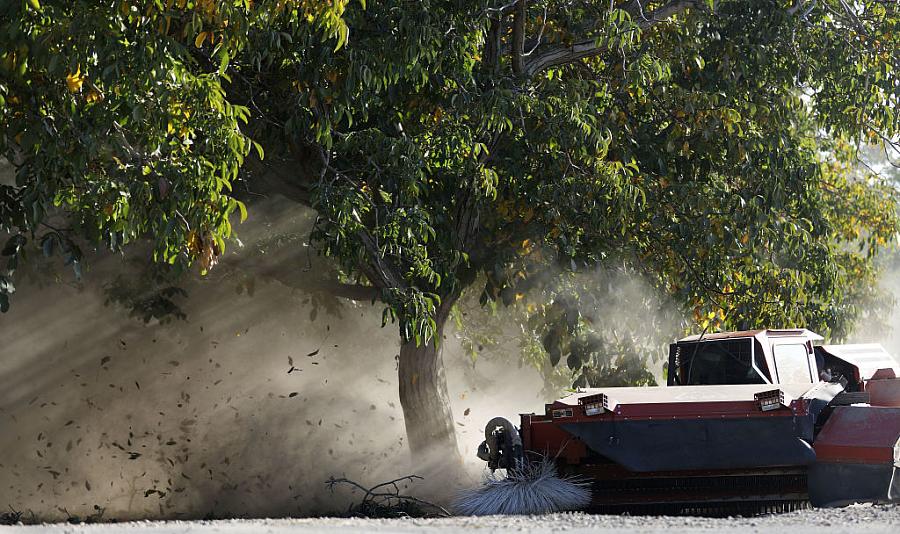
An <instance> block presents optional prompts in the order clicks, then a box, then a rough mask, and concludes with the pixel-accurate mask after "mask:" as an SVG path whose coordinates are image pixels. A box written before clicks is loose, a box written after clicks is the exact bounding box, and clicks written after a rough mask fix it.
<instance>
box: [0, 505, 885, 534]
mask: <svg viewBox="0 0 900 534" xmlns="http://www.w3.org/2000/svg"><path fill="white" fill-rule="evenodd" d="M129 530H130V531H135V532H139V533H140V534H181V533H190V534H213V533H222V534H244V533H247V534H263V533H266V534H268V533H271V534H311V533H318V532H327V533H355V532H396V533H407V532H426V533H444V532H460V531H473V532H523V533H535V534H544V533H550V532H566V533H582V532H585V533H586V532H591V533H597V532H599V533H603V532H647V533H663V532H664V533H667V534H672V533H685V532H704V533H711V532H721V531H728V532H733V533H741V534H744V533H746V534H749V533H752V532H779V533H781V534H786V533H801V534H824V533H830V532H848V533H849V532H853V533H858V532H861V531H862V532H884V533H892V534H896V533H898V532H900V505H898V506H872V505H854V506H849V507H847V508H839V509H818V510H806V511H802V512H793V513H788V514H779V515H769V516H761V517H752V518H741V517H737V518H725V519H712V518H702V517H698V518H695V517H648V516H603V515H588V514H580V513H573V514H554V515H544V516H533V517H523V516H491V517H477V518H476V517H453V518H448V519H405V520H404V519H383V520H379V519H338V518H325V519H259V520H244V519H241V520H229V521H140V522H134V523H114V524H102V525H69V524H55V525H36V526H12V527H0V532H3V534H6V533H10V534H13V533H21V534H34V533H36V532H48V533H54V534H56V533H58V534H63V533H66V534H69V533H71V534H110V533H113V532H123V531H129Z"/></svg>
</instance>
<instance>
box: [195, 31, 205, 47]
mask: <svg viewBox="0 0 900 534" xmlns="http://www.w3.org/2000/svg"><path fill="white" fill-rule="evenodd" d="M205 40H206V32H200V33H199V34H197V38H196V39H194V46H196V47H197V48H200V47H201V46H203V41H205Z"/></svg>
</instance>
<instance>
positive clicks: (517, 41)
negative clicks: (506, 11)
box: [512, 0, 526, 76]
mask: <svg viewBox="0 0 900 534" xmlns="http://www.w3.org/2000/svg"><path fill="white" fill-rule="evenodd" d="M525 1H526V0H518V1H517V2H516V11H515V13H514V14H513V29H512V30H513V31H512V70H513V72H514V73H515V74H516V76H521V75H522V73H523V72H524V71H525V58H524V56H525V15H526V9H525Z"/></svg>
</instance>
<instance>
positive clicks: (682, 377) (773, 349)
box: [667, 329, 900, 391]
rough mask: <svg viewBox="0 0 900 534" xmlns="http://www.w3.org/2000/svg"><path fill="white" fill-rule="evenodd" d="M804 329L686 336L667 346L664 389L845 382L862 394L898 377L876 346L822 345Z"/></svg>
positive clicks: (893, 363)
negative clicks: (877, 381) (874, 382)
mask: <svg viewBox="0 0 900 534" xmlns="http://www.w3.org/2000/svg"><path fill="white" fill-rule="evenodd" d="M822 341H823V338H822V336H820V335H819V334H816V333H815V332H811V331H809V330H806V329H777V330H776V329H769V330H745V331H742V332H721V333H716V334H709V335H704V336H698V335H694V336H689V337H686V338H684V339H680V340H678V341H677V342H675V343H672V344H671V345H669V366H668V378H667V384H668V385H669V386H699V385H725V384H808V383H816V382H820V381H824V382H838V381H840V382H845V388H846V390H847V391H862V390H864V389H866V382H867V381H868V380H870V379H872V378H888V377H889V378H892V377H895V376H896V377H900V366H898V364H897V362H896V360H894V359H893V358H892V357H891V355H890V354H888V353H887V351H885V350H884V348H883V347H882V346H881V345H879V344H877V343H869V344H856V345H822V344H821V343H822Z"/></svg>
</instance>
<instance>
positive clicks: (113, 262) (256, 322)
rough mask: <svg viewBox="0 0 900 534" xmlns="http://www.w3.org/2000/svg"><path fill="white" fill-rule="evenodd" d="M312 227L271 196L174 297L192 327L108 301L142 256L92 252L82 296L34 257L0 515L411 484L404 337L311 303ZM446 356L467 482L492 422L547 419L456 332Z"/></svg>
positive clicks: (124, 515)
mask: <svg viewBox="0 0 900 534" xmlns="http://www.w3.org/2000/svg"><path fill="white" fill-rule="evenodd" d="M313 217H314V214H313V212H312V211H311V210H308V209H304V208H301V207H298V206H297V205H296V204H294V203H292V202H290V201H288V200H286V199H284V198H283V197H279V196H273V197H271V198H268V199H266V200H263V201H260V202H257V203H256V205H255V206H254V209H252V210H251V218H250V219H249V220H248V221H247V222H246V223H244V224H242V225H241V226H240V227H239V228H238V230H239V232H240V236H239V237H240V239H241V240H242V242H243V246H242V247H237V246H234V245H232V247H231V249H230V250H229V251H228V252H227V253H226V255H225V257H224V258H223V261H222V262H221V263H220V265H219V266H218V267H217V268H216V269H214V270H213V271H212V273H211V274H210V275H208V276H206V277H199V276H191V277H189V279H188V280H187V281H186V282H184V283H183V284H182V285H181V287H182V288H183V289H184V290H185V291H186V292H187V296H185V297H181V296H178V295H175V296H174V297H173V300H174V301H175V302H176V304H178V306H180V307H181V309H182V311H183V312H184V313H185V315H186V319H184V320H171V321H166V322H160V321H159V320H157V319H155V318H152V319H150V320H149V321H148V322H144V321H143V320H141V319H140V318H135V317H132V316H131V315H130V313H129V310H127V309H125V308H124V307H122V306H121V305H119V304H116V303H110V302H109V298H110V294H111V293H112V292H114V290H115V288H116V287H120V286H123V285H132V286H140V284H141V283H142V282H143V281H142V280H138V279H137V278H136V277H139V276H146V269H145V268H144V267H145V265H144V263H145V258H146V256H144V255H141V254H129V255H126V256H124V257H123V256H119V255H113V254H104V253H95V254H92V255H90V259H89V267H90V268H89V270H87V271H86V273H85V277H84V279H83V281H82V282H80V283H75V282H74V280H73V278H72V275H71V272H70V271H67V270H64V269H62V268H60V267H59V265H58V263H59V261H58V260H53V259H51V260H44V259H41V258H39V257H37V256H39V254H32V257H31V261H30V262H29V264H28V265H27V266H26V267H24V268H22V269H20V271H19V272H18V273H17V277H16V279H17V282H18V284H17V286H18V291H17V293H16V294H15V295H14V300H13V303H12V305H13V307H12V309H11V310H10V312H9V313H8V314H6V315H5V316H3V317H2V318H0V333H2V343H0V450H2V451H3V454H2V456H0V506H2V507H4V508H5V507H7V506H11V507H12V508H13V509H15V510H18V511H23V512H25V514H26V517H30V515H31V513H33V514H34V517H36V518H38V519H47V520H52V519H56V520H58V519H65V518H67V517H79V518H86V517H90V516H92V515H93V516H95V517H97V516H98V515H99V514H101V513H102V518H103V519H131V518H199V517H223V516H225V517H241V516H247V517H263V516H307V515H318V514H324V513H336V512H342V511H344V510H346V509H347V506H349V504H351V503H352V502H356V501H358V499H359V497H360V495H359V494H358V493H357V494H355V495H354V494H351V493H349V491H348V490H346V489H339V490H338V491H336V492H335V493H334V494H332V493H330V492H329V491H328V490H327V489H326V486H325V484H324V482H325V480H327V479H328V478H329V477H331V476H335V477H341V476H346V477H348V478H351V479H353V480H355V481H358V482H359V483H361V484H363V485H367V486H371V485H374V484H376V483H379V482H382V481H385V480H389V479H393V478H396V477H399V476H402V475H406V474H410V473H417V472H419V468H420V467H421V466H416V465H410V459H409V454H408V450H407V449H406V444H405V430H404V425H403V415H402V412H401V409H400V405H399V400H398V398H397V382H396V356H397V353H398V339H397V331H396V327H394V326H392V325H388V326H387V327H385V328H381V326H380V324H381V323H380V317H381V309H380V307H378V306H372V305H370V304H368V303H354V302H350V301H346V300H339V299H335V298H334V297H332V296H331V295H330V294H329V293H328V292H327V291H324V290H323V287H324V286H325V282H326V281H327V280H329V279H330V275H331V273H330V272H329V268H328V266H327V263H325V262H324V261H323V260H320V259H319V258H317V257H316V255H315V253H314V252H310V251H309V248H308V244H307V243H306V240H307V237H308V233H309V229H310V226H311V224H312V222H313ZM122 273H125V275H124V276H123V274H122ZM517 348H518V347H514V348H513V350H517ZM442 350H443V358H444V361H445V363H446V365H447V374H448V383H449V388H450V395H451V398H452V404H453V413H454V415H455V419H456V425H457V432H458V437H459V442H460V450H461V452H462V454H463V456H464V458H465V459H466V460H468V461H470V462H471V463H469V464H468V465H467V467H469V472H470V473H472V475H471V476H470V479H471V482H472V483H476V482H477V476H476V475H477V473H478V471H479V470H480V469H482V465H483V464H481V463H480V462H477V460H475V451H476V449H477V446H478V443H480V441H481V440H482V439H483V437H482V434H481V433H482V429H483V425H484V423H485V422H486V421H487V420H488V419H490V418H491V417H493V416H496V415H503V416H506V417H509V418H511V419H512V420H516V414H517V413H518V412H520V411H540V410H542V409H543V403H544V402H545V400H546V399H545V398H543V397H542V396H541V385H542V382H541V378H540V376H539V375H538V373H537V372H536V371H534V370H532V369H529V368H527V367H526V368H521V369H518V368H516V369H511V368H510V367H509V366H508V365H506V363H505V362H503V361H494V360H492V359H491V358H482V359H479V360H478V361H476V362H474V363H473V362H472V361H471V360H469V359H468V357H465V356H463V355H462V350H461V349H460V347H459V343H458V341H457V340H456V338H455V336H454V335H453V332H452V331H448V334H447V339H446V340H445V343H444V344H443V349H442ZM438 461H440V460H439V459H438ZM428 482H429V481H426V483H428ZM430 483H431V484H432V485H434V484H438V485H439V484H440V481H430ZM404 491H405V492H409V493H413V494H415V493H416V492H418V491H424V490H422V488H420V487H417V486H416V485H412V486H410V487H408V488H406V489H404Z"/></svg>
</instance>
